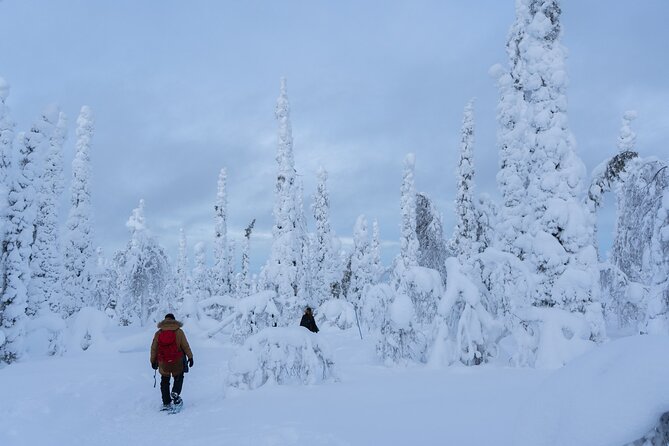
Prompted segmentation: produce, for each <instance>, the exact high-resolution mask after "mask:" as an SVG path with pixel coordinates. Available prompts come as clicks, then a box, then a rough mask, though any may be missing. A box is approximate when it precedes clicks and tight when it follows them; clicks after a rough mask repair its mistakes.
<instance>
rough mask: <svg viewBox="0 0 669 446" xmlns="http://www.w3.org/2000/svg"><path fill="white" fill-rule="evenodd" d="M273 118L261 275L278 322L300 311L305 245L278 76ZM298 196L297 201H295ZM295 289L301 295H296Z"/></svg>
mask: <svg viewBox="0 0 669 446" xmlns="http://www.w3.org/2000/svg"><path fill="white" fill-rule="evenodd" d="M276 118H277V121H278V123H279V134H278V136H279V138H278V140H279V141H278V145H277V156H276V161H277V164H278V172H277V181H276V188H275V203H274V227H273V228H272V254H271V257H270V260H269V262H268V264H267V265H266V267H265V268H264V269H263V274H264V275H265V277H264V278H263V279H262V280H263V281H264V282H265V283H266V284H267V285H268V286H269V287H271V288H272V289H274V290H275V291H276V292H277V294H278V297H277V305H278V307H279V311H280V313H281V316H280V319H281V320H280V323H281V324H287V323H288V321H291V320H292V319H294V317H295V315H299V314H300V311H299V310H298V307H299V306H301V305H303V304H304V303H305V302H302V301H301V299H302V298H303V297H302V296H303V293H304V290H303V289H300V288H301V285H302V284H303V283H302V282H303V280H304V274H303V271H302V269H303V266H304V264H303V254H304V248H305V245H306V236H305V234H304V226H303V222H304V218H303V217H301V214H302V209H301V206H300V205H299V204H300V202H301V197H300V196H299V194H300V192H301V191H300V187H299V184H298V182H297V178H296V171H295V161H294V158H293V137H292V129H291V124H290V105H289V103H288V96H287V93H286V80H285V79H282V80H281V94H280V95H279V99H278V100H277V105H276ZM298 200H299V201H298ZM298 293H299V294H300V296H298Z"/></svg>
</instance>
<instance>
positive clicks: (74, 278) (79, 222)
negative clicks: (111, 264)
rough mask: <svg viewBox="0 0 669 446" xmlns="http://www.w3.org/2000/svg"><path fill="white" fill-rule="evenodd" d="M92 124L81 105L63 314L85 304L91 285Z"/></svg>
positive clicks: (65, 265)
mask: <svg viewBox="0 0 669 446" xmlns="http://www.w3.org/2000/svg"><path fill="white" fill-rule="evenodd" d="M93 126H94V122H93V114H92V112H91V109H90V108H89V107H87V106H84V107H82V108H81V112H80V114H79V117H78V119H77V143H76V150H77V152H76V154H75V157H74V161H72V183H71V186H70V193H71V197H70V211H69V215H68V218H67V224H66V228H67V232H66V234H65V261H64V267H65V275H64V277H63V290H64V291H65V298H64V301H63V303H62V305H61V308H60V312H61V313H62V314H63V315H71V314H73V313H74V312H75V311H77V310H78V309H79V308H81V306H82V305H83V304H85V303H87V302H88V300H89V298H90V292H91V287H92V274H93V269H94V268H93V265H94V252H93V226H92V203H91V185H90V181H91V160H90V149H91V139H92V137H93V128H94V127H93Z"/></svg>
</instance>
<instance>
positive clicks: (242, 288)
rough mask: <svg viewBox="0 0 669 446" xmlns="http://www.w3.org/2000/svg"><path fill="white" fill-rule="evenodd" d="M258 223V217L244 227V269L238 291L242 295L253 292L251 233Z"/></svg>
mask: <svg viewBox="0 0 669 446" xmlns="http://www.w3.org/2000/svg"><path fill="white" fill-rule="evenodd" d="M255 224H256V219H255V218H254V219H253V220H251V223H249V225H248V226H247V227H246V229H244V247H243V250H242V271H241V277H240V281H239V282H240V284H239V290H238V293H239V295H240V296H242V297H244V296H248V295H249V294H250V293H251V272H250V267H249V265H250V251H251V233H252V232H253V227H254V226H255Z"/></svg>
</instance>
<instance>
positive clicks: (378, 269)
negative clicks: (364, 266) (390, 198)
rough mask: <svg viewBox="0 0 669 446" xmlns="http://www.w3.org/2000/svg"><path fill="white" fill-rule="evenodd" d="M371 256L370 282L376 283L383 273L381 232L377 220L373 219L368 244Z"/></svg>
mask: <svg viewBox="0 0 669 446" xmlns="http://www.w3.org/2000/svg"><path fill="white" fill-rule="evenodd" d="M370 250H371V257H372V272H373V275H372V283H373V284H377V283H379V281H380V280H381V276H382V275H383V265H381V232H380V231H379V222H378V221H377V220H376V219H374V222H373V223H372V242H371V246H370Z"/></svg>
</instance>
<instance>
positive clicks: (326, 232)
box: [312, 167, 340, 306]
mask: <svg viewBox="0 0 669 446" xmlns="http://www.w3.org/2000/svg"><path fill="white" fill-rule="evenodd" d="M327 178H328V173H327V171H326V170H325V169H324V168H323V167H321V168H320V169H319V170H318V188H317V189H316V194H315V195H314V201H313V204H312V210H313V212H314V220H315V221H316V240H315V243H316V245H315V247H314V256H315V258H314V273H313V290H314V293H315V294H316V297H315V300H316V305H317V306H320V304H322V303H323V302H324V301H325V300H327V299H330V298H332V297H339V293H340V290H339V287H340V284H339V268H338V265H337V255H336V253H335V252H334V246H333V238H334V237H333V233H332V228H331V226H330V198H329V194H328V189H327Z"/></svg>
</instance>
